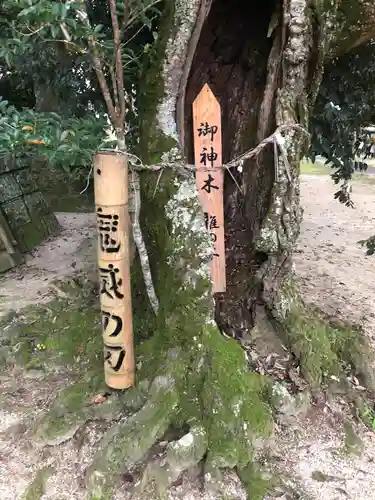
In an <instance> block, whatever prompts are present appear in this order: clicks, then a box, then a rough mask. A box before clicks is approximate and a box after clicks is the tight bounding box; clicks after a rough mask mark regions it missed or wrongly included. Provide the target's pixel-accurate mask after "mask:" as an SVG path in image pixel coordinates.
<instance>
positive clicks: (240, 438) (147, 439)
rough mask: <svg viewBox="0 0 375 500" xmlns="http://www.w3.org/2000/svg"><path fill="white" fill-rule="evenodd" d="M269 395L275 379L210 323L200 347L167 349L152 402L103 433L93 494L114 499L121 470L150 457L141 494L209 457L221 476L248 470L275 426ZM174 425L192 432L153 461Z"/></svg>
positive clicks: (91, 476)
mask: <svg viewBox="0 0 375 500" xmlns="http://www.w3.org/2000/svg"><path fill="white" fill-rule="evenodd" d="M153 340H154V339H153ZM153 345H155V344H154V343H153ZM159 359H160V358H159ZM203 360H204V363H203V362H202V361H203ZM159 366H160V365H159ZM267 398H268V386H267V382H266V381H265V380H264V378H263V377H262V376H260V375H259V374H255V373H250V372H249V371H248V369H247V363H246V359H245V356H244V353H243V350H242V349H241V347H240V346H239V345H238V344H237V343H236V342H235V341H234V340H228V339H225V338H224V337H223V336H221V334H220V332H219V331H218V330H217V329H216V328H214V327H208V328H207V329H206V330H205V331H204V332H203V333H202V335H201V336H199V338H197V339H196V343H194V348H192V349H190V350H189V349H181V350H178V349H173V350H168V351H167V353H166V354H165V355H164V363H163V364H162V368H161V369H156V376H155V377H154V379H153V382H152V383H151V386H150V394H149V397H148V400H147V402H146V403H145V404H144V406H143V407H142V408H141V409H140V410H139V411H138V412H137V413H135V414H134V415H133V416H131V417H129V418H128V419H125V420H123V421H121V422H119V423H117V424H115V425H114V426H113V427H112V428H111V429H110V430H109V431H108V432H107V434H106V435H105V436H104V437H103V439H102V442H101V444H100V450H99V451H98V453H97V455H96V457H95V458H94V460H93V463H92V465H91V466H90V467H89V469H88V470H87V476H86V478H87V482H86V484H87V488H88V492H89V496H88V498H89V499H90V500H109V499H111V498H112V495H113V492H114V490H115V488H116V484H117V481H118V478H119V476H120V474H121V473H123V472H125V471H132V470H134V469H138V467H139V466H140V465H142V463H143V462H148V465H147V466H146V468H145V469H144V472H143V474H142V479H141V481H140V484H139V485H138V487H137V491H136V494H137V493H138V491H141V492H142V489H143V488H147V492H148V493H152V495H153V496H152V498H155V499H156V498H162V497H163V495H164V494H165V492H166V491H167V489H168V487H169V486H170V485H171V484H172V483H173V482H174V481H176V480H177V479H178V478H179V476H180V475H181V474H182V472H184V471H185V470H187V469H190V468H192V467H194V466H196V465H197V464H199V463H200V462H201V461H202V460H203V461H204V463H203V465H204V466H205V469H206V470H209V471H216V472H215V474H216V473H219V472H220V470H221V469H225V468H234V467H239V468H244V467H246V466H247V464H249V463H250V462H251V461H252V459H253V450H252V443H253V439H255V438H257V439H258V438H259V437H260V436H261V435H267V434H269V432H270V431H271V429H272V418H271V414H270V411H269V408H268V406H267V403H266V400H267ZM170 427H171V428H174V429H176V428H177V429H180V430H181V429H183V430H185V434H184V435H183V436H182V437H181V438H180V439H177V440H175V441H171V442H170V443H169V444H168V445H167V446H166V448H165V450H164V452H163V454H162V455H161V457H159V458H156V459H153V460H152V461H151V462H150V461H149V459H148V454H149V451H150V450H151V448H152V447H153V445H154V444H155V443H156V442H157V441H159V440H161V439H162V438H163V436H165V435H166V433H167V431H168V429H169V428H170ZM211 476H212V474H211ZM150 489H152V491H151V492H150V491H149V490H150Z"/></svg>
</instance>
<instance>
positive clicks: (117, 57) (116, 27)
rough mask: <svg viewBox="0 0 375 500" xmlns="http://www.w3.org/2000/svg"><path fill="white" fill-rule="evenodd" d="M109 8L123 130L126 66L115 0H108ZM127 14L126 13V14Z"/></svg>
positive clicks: (119, 118) (118, 111)
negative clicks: (124, 65)
mask: <svg viewBox="0 0 375 500" xmlns="http://www.w3.org/2000/svg"><path fill="white" fill-rule="evenodd" d="M108 3H109V9H110V12H111V21H112V28H113V39H114V42H115V61H116V70H115V75H116V84H117V91H118V101H119V109H118V110H116V111H117V116H118V121H119V125H120V129H121V132H122V133H123V131H124V121H125V89H124V68H123V65H122V59H121V39H120V28H119V24H118V17H117V9H116V2H115V0H108ZM125 15H126V14H125Z"/></svg>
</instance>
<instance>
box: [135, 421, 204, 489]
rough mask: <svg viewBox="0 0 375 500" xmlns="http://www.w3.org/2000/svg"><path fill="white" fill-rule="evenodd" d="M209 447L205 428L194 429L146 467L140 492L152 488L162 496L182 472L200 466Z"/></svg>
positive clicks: (174, 442) (199, 426)
mask: <svg viewBox="0 0 375 500" xmlns="http://www.w3.org/2000/svg"><path fill="white" fill-rule="evenodd" d="M207 445H208V442H207V434H206V431H205V429H204V427H203V426H202V425H197V426H195V427H192V428H191V430H190V432H188V433H187V434H185V435H184V436H183V437H182V438H181V439H179V440H178V441H173V442H171V443H169V444H168V446H167V449H166V454H165V456H164V457H162V458H159V459H157V460H154V461H153V462H151V463H150V464H149V465H148V466H147V467H146V470H145V472H144V474H143V477H142V481H141V483H140V486H139V488H138V490H139V491H140V492H143V491H144V490H147V489H149V488H150V487H151V488H153V489H154V491H155V490H156V493H157V494H158V495H159V496H162V495H163V494H165V492H166V491H167V490H168V488H169V487H170V486H171V484H172V483H173V482H174V481H176V480H177V479H178V478H179V477H180V475H181V473H182V472H184V471H185V470H187V469H190V468H192V467H194V466H196V465H198V464H199V462H200V461H201V460H202V459H203V457H204V455H205V453H206V451H207ZM137 493H138V492H137Z"/></svg>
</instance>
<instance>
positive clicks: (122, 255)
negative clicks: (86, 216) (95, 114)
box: [94, 153, 135, 389]
mask: <svg viewBox="0 0 375 500" xmlns="http://www.w3.org/2000/svg"><path fill="white" fill-rule="evenodd" d="M127 181H128V171H127V159H126V156H125V155H116V154H105V153H97V154H96V155H95V160H94V188H95V206H96V217H97V226H98V261H99V262H98V267H99V281H100V290H99V292H100V305H101V316H102V330H103V341H104V373H105V381H106V384H107V385H108V386H109V387H112V388H113V389H127V388H129V387H131V386H132V385H133V384H134V370H135V366H134V365H135V363H134V348H133V327H132V306H131V290H130V264H129V229H130V228H129V214H128V190H127V185H128V182H127Z"/></svg>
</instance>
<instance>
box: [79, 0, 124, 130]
mask: <svg viewBox="0 0 375 500" xmlns="http://www.w3.org/2000/svg"><path fill="white" fill-rule="evenodd" d="M77 15H78V17H79V18H80V19H81V21H82V22H83V23H84V24H85V25H86V26H87V27H89V28H91V24H90V20H89V17H88V15H87V11H86V5H85V2H84V1H82V10H77ZM88 46H89V55H90V57H91V60H92V63H93V67H94V71H95V73H96V77H97V79H98V82H99V86H100V90H101V91H102V95H103V99H104V101H105V104H106V106H107V110H108V114H109V117H110V119H111V122H112V125H113V126H114V127H115V128H118V123H117V114H116V108H115V105H114V104H113V101H112V97H111V93H110V91H109V87H108V83H107V80H106V77H105V74H104V71H103V63H102V60H101V59H100V57H99V54H98V50H97V46H96V42H95V39H94V37H93V36H89V37H88Z"/></svg>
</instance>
